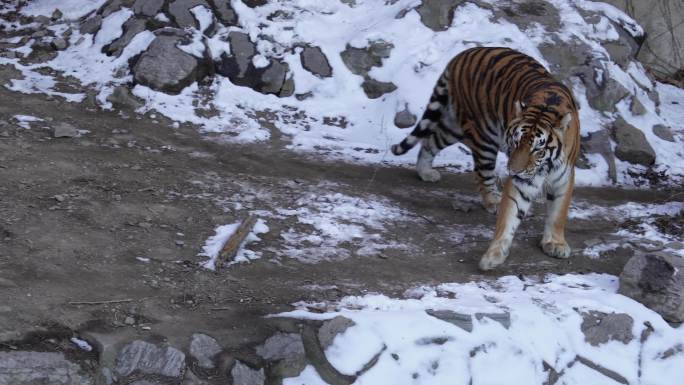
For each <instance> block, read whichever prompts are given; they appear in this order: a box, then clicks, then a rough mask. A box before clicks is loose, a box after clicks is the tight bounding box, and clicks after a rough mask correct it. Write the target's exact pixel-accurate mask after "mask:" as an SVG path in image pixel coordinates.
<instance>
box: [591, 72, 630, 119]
mask: <svg viewBox="0 0 684 385" xmlns="http://www.w3.org/2000/svg"><path fill="white" fill-rule="evenodd" d="M597 91H598V92H596V91H595V93H596V95H594V96H593V97H588V101H589V105H591V106H592V107H593V108H595V109H597V110H599V111H609V112H614V111H615V106H616V105H617V104H618V102H619V101H621V100H622V99H624V98H626V97H627V96H628V95H630V92H629V90H628V89H627V88H625V87H624V86H623V85H622V84H620V82H618V81H617V80H615V79H613V78H611V77H604V78H603V81H602V82H600V83H598V90H597ZM588 96H589V95H588Z"/></svg>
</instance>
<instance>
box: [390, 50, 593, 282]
mask: <svg viewBox="0 0 684 385" xmlns="http://www.w3.org/2000/svg"><path fill="white" fill-rule="evenodd" d="M578 110H579V109H578V107H577V104H576V102H575V99H574V97H573V94H572V92H571V91H570V90H569V89H568V88H567V87H566V86H565V85H563V84H562V83H561V82H559V81H557V80H556V79H554V77H553V76H552V75H551V74H550V73H549V72H548V71H547V70H546V68H545V67H544V66H543V65H542V64H541V63H539V62H538V61H537V60H535V59H534V58H532V57H530V56H528V55H526V54H523V53H521V52H518V51H516V50H513V49H510V48H505V47H475V48H470V49H467V50H465V51H463V52H461V53H459V54H458V55H456V56H455V57H454V58H453V59H452V60H451V61H450V62H449V64H448V65H447V67H446V69H445V70H444V71H443V72H442V74H441V76H440V77H439V79H438V80H437V84H436V86H435V87H434V89H433V92H432V96H431V97H430V100H429V102H428V104H427V108H426V109H425V112H424V114H423V116H422V118H421V119H420V121H419V122H418V123H417V124H416V126H415V128H414V129H413V131H412V132H411V133H410V134H409V135H408V136H407V137H406V138H404V139H403V140H402V141H401V142H400V143H397V144H394V145H392V146H391V151H392V153H393V154H395V155H402V154H404V153H406V152H407V151H408V150H410V149H411V148H413V147H414V146H415V145H416V144H418V143H421V147H420V152H419V154H418V160H417V162H416V171H417V172H418V176H419V177H420V178H421V179H422V180H424V181H428V182H436V181H438V180H439V179H440V173H439V172H438V171H437V170H435V169H434V168H433V160H434V158H435V156H436V155H437V154H438V153H439V152H440V151H441V150H443V149H444V148H445V147H447V146H449V145H452V144H454V143H456V142H458V141H460V142H462V143H464V144H465V145H466V146H468V148H469V149H470V152H471V153H472V156H473V163H474V172H475V175H476V179H477V184H478V190H479V193H480V195H481V198H482V205H483V206H484V208H485V209H486V210H487V211H489V212H491V213H496V214H497V220H496V229H495V232H494V237H493V239H492V241H491V243H490V244H489V247H488V248H487V251H486V252H485V253H484V255H482V257H481V259H480V262H479V268H480V269H481V270H491V269H493V268H495V267H497V266H499V265H501V264H503V263H504V262H505V260H506V258H507V257H508V254H509V251H510V246H511V243H512V242H513V237H514V234H515V231H516V229H517V227H518V225H519V224H520V222H521V221H522V219H523V218H524V216H525V215H526V213H527V211H528V209H529V207H530V205H531V203H532V200H533V199H535V198H536V197H537V196H538V195H539V194H541V193H542V191H544V192H545V193H546V199H547V217H546V223H545V226H544V233H543V236H542V239H541V243H540V247H541V249H542V251H543V252H544V253H545V254H546V255H549V256H551V257H555V258H568V257H569V256H570V254H571V248H570V246H569V245H568V243H567V241H566V240H565V226H566V222H567V217H568V209H569V206H570V202H571V199H572V192H573V188H574V184H575V161H576V159H577V156H578V153H579V147H580V122H579V114H578ZM499 150H501V151H502V152H504V153H506V154H507V155H508V163H507V168H508V177H507V178H506V179H505V182H504V183H503V195H502V194H501V193H500V192H499V191H498V188H497V184H496V178H495V172H494V171H495V166H496V158H497V154H498V152H499Z"/></svg>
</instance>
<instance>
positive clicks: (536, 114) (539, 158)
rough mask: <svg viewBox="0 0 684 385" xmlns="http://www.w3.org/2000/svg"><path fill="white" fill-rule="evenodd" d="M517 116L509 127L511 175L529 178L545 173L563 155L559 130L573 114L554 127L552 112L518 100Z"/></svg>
mask: <svg viewBox="0 0 684 385" xmlns="http://www.w3.org/2000/svg"><path fill="white" fill-rule="evenodd" d="M516 110H517V111H516V112H517V114H516V115H517V116H516V118H514V119H512V120H511V122H510V123H509V126H508V129H507V130H506V149H507V151H506V152H507V155H508V172H509V174H510V175H511V176H515V177H518V178H521V179H530V178H533V177H534V176H535V175H538V174H545V173H547V172H548V171H549V170H551V168H553V167H554V166H555V165H557V161H558V160H559V159H562V157H560V152H561V151H560V150H561V138H560V136H559V132H562V130H563V129H564V128H565V127H567V125H568V124H569V123H570V119H571V115H570V114H567V115H566V116H564V117H563V118H562V119H561V122H560V124H559V125H558V127H554V125H553V118H554V115H553V114H552V113H546V112H545V109H544V107H543V106H542V107H538V106H530V107H529V108H527V107H526V106H525V105H524V104H522V103H516Z"/></svg>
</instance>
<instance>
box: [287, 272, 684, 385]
mask: <svg viewBox="0 0 684 385" xmlns="http://www.w3.org/2000/svg"><path fill="white" fill-rule="evenodd" d="M617 288H618V281H617V277H614V276H610V275H602V274H589V275H572V274H571V275H565V276H554V275H551V276H546V277H544V278H543V279H524V280H521V279H520V278H518V277H513V276H508V277H502V278H500V279H498V280H496V281H493V282H470V283H464V284H456V283H451V284H441V285H439V286H436V287H425V286H424V287H419V288H416V289H413V290H411V291H410V293H411V294H412V297H413V298H390V297H387V296H384V295H379V294H369V295H365V296H353V297H346V298H343V299H342V300H340V301H339V303H337V304H334V305H333V307H334V311H330V312H325V313H322V314H321V313H318V312H310V311H308V310H307V308H306V306H301V307H300V309H298V310H295V311H292V312H289V313H284V314H280V316H289V317H296V318H304V319H330V318H333V317H335V316H338V315H342V316H344V317H347V318H349V319H351V320H353V321H354V323H355V326H352V327H350V328H349V329H347V330H346V331H345V332H344V333H342V334H340V335H338V336H337V337H336V338H335V339H334V341H333V344H332V346H330V347H329V348H328V349H327V350H326V352H325V353H326V356H327V358H328V360H329V361H330V362H331V363H332V365H333V366H334V367H335V368H336V369H338V370H339V371H341V372H342V373H346V374H353V373H355V372H356V371H357V370H359V369H360V368H361V367H362V366H363V365H364V364H366V363H367V362H368V361H369V360H370V358H371V357H373V356H375V355H376V354H379V359H378V361H377V364H375V365H374V366H373V367H372V368H371V369H370V370H368V371H367V372H365V373H363V374H362V375H361V376H359V377H358V378H357V380H356V381H355V382H354V384H357V385H361V384H374V385H384V384H408V383H411V384H416V385H422V384H446V383H449V384H464V385H466V384H529V385H534V384H544V383H546V380H547V378H548V375H549V374H548V372H545V369H544V365H545V364H547V365H549V366H551V367H553V368H554V370H555V371H556V372H557V373H559V376H560V378H559V380H558V382H557V383H559V384H613V383H616V382H615V381H614V380H612V379H610V378H608V377H606V376H605V375H603V374H601V373H600V372H598V371H596V370H594V369H592V368H590V367H589V366H586V365H584V364H583V363H582V362H579V361H577V357H578V356H579V357H582V360H583V361H585V362H586V361H587V360H588V361H591V362H593V363H596V364H598V365H600V366H602V367H603V368H606V369H608V370H611V371H614V372H616V373H618V374H619V375H620V376H622V377H624V378H625V379H626V380H627V381H628V382H629V383H630V384H632V383H644V384H663V385H675V384H678V381H679V379H681V377H682V376H683V375H684V365H682V363H684V354H682V353H681V352H679V353H675V354H672V355H666V354H665V353H664V352H666V351H668V349H671V348H675V347H676V346H678V344H681V343H682V341H684V328H682V327H679V328H673V327H671V326H670V325H669V324H668V323H666V322H665V321H664V320H663V319H662V318H661V317H660V316H659V315H658V314H657V313H655V312H653V311H651V310H649V309H647V308H646V307H644V306H643V305H641V304H639V303H637V302H635V301H633V300H631V299H629V298H627V297H624V296H621V295H619V294H617ZM416 293H421V296H419V297H417V298H416V297H415V294H416ZM426 310H449V311H454V312H458V313H461V314H474V313H482V312H487V313H498V314H503V313H509V314H510V327H509V328H506V327H504V326H503V325H502V324H500V323H498V322H496V321H493V320H492V319H489V318H487V317H483V318H481V319H477V318H475V317H473V329H472V332H468V331H466V330H464V329H462V328H460V327H458V326H456V325H453V324H451V323H448V322H445V321H442V320H440V319H438V318H435V317H432V316H430V315H429V314H427V313H426ZM592 310H593V311H600V312H604V313H613V312H614V313H624V314H628V315H629V316H630V317H632V319H633V321H634V322H633V326H632V337H633V338H632V339H631V341H629V342H628V343H623V342H621V341H617V340H611V341H608V342H606V343H601V344H599V345H598V346H594V345H591V344H589V343H588V342H587V341H586V340H585V336H584V334H583V333H582V331H581V325H582V320H583V319H582V315H581V313H586V312H589V311H592ZM646 323H648V324H650V325H651V327H652V328H653V332H652V333H651V335H650V336H649V337H648V338H647V339H646V340H645V341H644V342H643V343H642V342H641V341H640V338H641V336H642V332H643V331H644V330H645V329H646V326H645V325H646ZM503 374H505V375H503ZM324 383H325V382H323V381H322V380H321V379H320V377H319V376H318V374H317V373H316V372H315V369H314V368H313V367H308V368H307V369H306V370H305V371H304V372H303V373H302V374H301V375H300V377H297V378H292V379H288V380H287V382H286V384H292V385H294V384H306V385H309V384H324Z"/></svg>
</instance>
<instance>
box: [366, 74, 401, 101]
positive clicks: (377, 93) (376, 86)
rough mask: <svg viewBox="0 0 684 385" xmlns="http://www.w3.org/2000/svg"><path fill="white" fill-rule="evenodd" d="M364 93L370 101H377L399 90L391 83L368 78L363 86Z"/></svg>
mask: <svg viewBox="0 0 684 385" xmlns="http://www.w3.org/2000/svg"><path fill="white" fill-rule="evenodd" d="M361 87H362V88H363V92H365V93H366V96H368V98H369V99H377V98H379V97H381V96H382V95H384V94H388V93H390V92H393V91H394V90H396V89H397V86H395V85H394V83H391V82H381V81H379V80H375V79H372V78H370V77H367V78H366V80H364V81H363V83H362V84H361Z"/></svg>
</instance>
